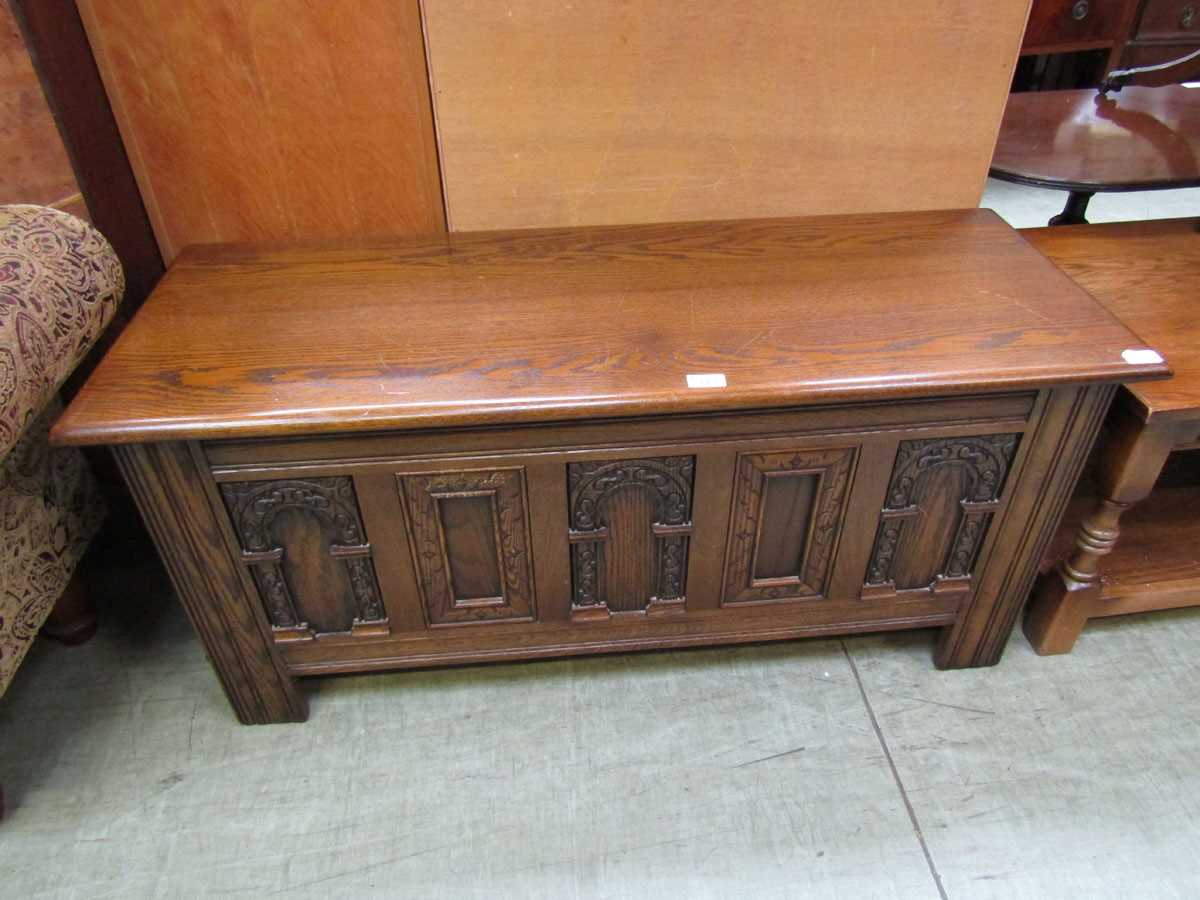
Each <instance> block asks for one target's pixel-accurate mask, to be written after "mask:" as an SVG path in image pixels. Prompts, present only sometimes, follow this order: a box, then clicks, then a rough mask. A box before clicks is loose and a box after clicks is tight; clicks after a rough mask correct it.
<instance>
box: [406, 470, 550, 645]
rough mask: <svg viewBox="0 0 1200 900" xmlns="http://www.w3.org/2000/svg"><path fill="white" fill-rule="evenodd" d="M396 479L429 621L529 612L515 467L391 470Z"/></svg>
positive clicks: (521, 498)
mask: <svg viewBox="0 0 1200 900" xmlns="http://www.w3.org/2000/svg"><path fill="white" fill-rule="evenodd" d="M396 481H397V484H398V487H399V490H400V496H401V500H402V504H401V505H402V506H403V508H404V520H405V524H406V526H407V528H408V539H409V546H410V548H411V551H412V558H413V565H414V567H415V569H416V572H417V580H418V582H419V585H420V590H421V600H422V603H423V605H424V608H425V617H426V620H427V621H428V623H429V624H430V625H463V624H469V623H486V622H496V621H501V622H511V621H518V620H529V619H532V618H533V617H534V616H535V615H536V609H535V604H534V591H533V564H532V561H531V559H530V556H529V546H530V540H529V522H528V517H527V513H526V510H527V509H528V503H527V502H526V499H525V475H524V470H523V469H520V468H514V469H485V470H479V471H453V472H432V473H429V472H425V473H420V474H412V475H406V474H399V475H397V476H396Z"/></svg>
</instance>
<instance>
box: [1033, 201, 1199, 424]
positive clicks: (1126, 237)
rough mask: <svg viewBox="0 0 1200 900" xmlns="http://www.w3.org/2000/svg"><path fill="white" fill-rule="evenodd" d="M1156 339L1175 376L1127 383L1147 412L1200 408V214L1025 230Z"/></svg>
mask: <svg viewBox="0 0 1200 900" xmlns="http://www.w3.org/2000/svg"><path fill="white" fill-rule="evenodd" d="M1023 234H1024V236H1025V237H1026V238H1027V239H1028V240H1029V241H1030V242H1031V243H1032V244H1033V245H1034V246H1035V247H1037V248H1038V249H1039V250H1041V251H1042V252H1043V253H1045V254H1046V255H1047V256H1049V257H1050V258H1051V259H1052V260H1054V262H1055V263H1056V264H1057V265H1058V266H1060V267H1061V268H1062V269H1063V270H1064V271H1065V272H1067V273H1068V274H1069V275H1070V276H1071V277H1072V278H1074V279H1075V280H1076V281H1077V282H1078V283H1079V284H1080V285H1082V286H1083V287H1084V288H1086V289H1087V290H1088V291H1089V292H1090V293H1091V294H1092V295H1093V296H1095V297H1096V299H1098V300H1099V301H1100V302H1101V303H1103V304H1104V305H1105V306H1106V307H1108V309H1109V310H1110V311H1112V312H1113V313H1115V314H1116V315H1118V316H1120V317H1121V321H1123V322H1124V323H1125V324H1126V325H1128V326H1129V328H1130V329H1131V330H1132V331H1134V332H1135V333H1136V334H1137V335H1138V336H1139V338H1140V339H1141V340H1143V341H1146V342H1147V343H1148V345H1149V346H1150V347H1153V348H1155V349H1156V350H1158V351H1159V352H1160V353H1162V354H1163V355H1164V356H1165V357H1166V358H1167V359H1169V360H1170V361H1171V367H1172V369H1174V372H1175V377H1174V378H1171V379H1170V380H1167V381H1158V382H1145V383H1141V384H1132V385H1129V386H1128V387H1129V391H1130V393H1132V394H1133V395H1134V397H1136V398H1137V400H1138V402H1139V403H1140V404H1141V406H1142V407H1143V409H1144V411H1145V412H1146V413H1147V414H1148V415H1161V414H1180V413H1187V414H1195V415H1200V312H1198V311H1197V303H1198V302H1200V219H1164V220H1159V221H1154V222H1116V223H1111V224H1105V225H1078V226H1072V227H1070V228H1035V229H1030V230H1028V231H1025V232H1023Z"/></svg>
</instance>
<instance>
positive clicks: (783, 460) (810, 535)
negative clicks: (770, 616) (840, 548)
mask: <svg viewBox="0 0 1200 900" xmlns="http://www.w3.org/2000/svg"><path fill="white" fill-rule="evenodd" d="M854 457H855V451H854V450H853V449H847V448H838V449H830V450H801V451H797V452H784V453H742V454H740V455H739V456H738V462H737V482H736V484H735V486H734V499H733V516H732V519H731V521H730V531H729V548H728V550H727V552H726V557H725V584H724V593H723V597H722V603H724V604H729V603H743V602H754V601H764V600H784V599H800V598H814V597H821V596H824V593H825V587H826V584H827V582H828V579H829V571H830V568H831V567H832V564H833V551H834V547H835V546H836V544H837V536H838V533H839V531H840V529H841V523H842V515H843V512H844V509H845V503H846V497H847V494H848V487H849V483H850V473H851V471H852V470H853V467H854Z"/></svg>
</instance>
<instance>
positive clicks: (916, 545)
mask: <svg viewBox="0 0 1200 900" xmlns="http://www.w3.org/2000/svg"><path fill="white" fill-rule="evenodd" d="M1019 440H1020V435H1018V434H992V435H980V436H974V437H953V438H928V439H924V440H917V441H901V443H900V447H899V450H898V451H897V454H896V464H895V467H894V468H893V470H892V477H891V480H890V482H889V484H888V497H887V504H886V506H885V507H884V508H883V510H882V512H881V514H880V522H879V529H878V531H877V532H876V536H875V547H874V550H873V551H872V553H871V559H870V562H869V564H868V567H867V577H866V579H865V580H866V587H867V588H868V589H870V590H879V589H886V590H912V589H918V588H933V587H935V586H937V585H938V584H946V583H960V584H963V585H965V584H966V582H967V580H968V579H969V578H970V576H971V574H972V572H973V570H974V566H975V560H976V558H977V557H978V556H979V550H980V548H981V547H982V546H983V542H984V539H985V538H986V537H987V532H988V528H989V526H990V525H991V521H992V515H993V513H994V512H995V511H996V509H997V508H998V507H999V505H1000V495H1001V493H1002V492H1003V490H1004V483H1005V480H1006V478H1007V476H1008V471H1009V468H1010V467H1011V465H1012V461H1013V457H1014V456H1015V454H1016V451H1017V443H1018V441H1019Z"/></svg>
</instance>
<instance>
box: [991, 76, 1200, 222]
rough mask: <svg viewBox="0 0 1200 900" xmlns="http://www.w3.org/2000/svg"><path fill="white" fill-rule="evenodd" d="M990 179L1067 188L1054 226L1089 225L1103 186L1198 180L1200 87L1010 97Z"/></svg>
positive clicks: (1152, 186)
mask: <svg viewBox="0 0 1200 900" xmlns="http://www.w3.org/2000/svg"><path fill="white" fill-rule="evenodd" d="M989 174H990V175H991V176H992V177H993V178H999V179H1001V180H1002V181H1011V182H1014V183H1016V184H1028V185H1033V186H1034V187H1043V188H1052V189H1054V190H1062V191H1069V192H1070V194H1069V196H1068V198H1067V203H1066V207H1065V208H1064V209H1063V211H1062V213H1060V214H1059V215H1057V216H1055V217H1054V218H1053V219H1051V220H1050V224H1051V225H1078V224H1086V222H1087V220H1086V218H1085V214H1086V212H1087V205H1088V201H1090V200H1091V198H1092V196H1093V195H1095V194H1096V193H1098V192H1101V191H1153V190H1163V189H1166V188H1181V187H1196V186H1198V185H1200V89H1198V88H1186V87H1183V86H1181V85H1169V86H1166V87H1158V88H1147V87H1127V88H1123V89H1122V90H1121V91H1120V92H1118V93H1115V94H1108V95H1100V94H1098V93H1097V92H1096V91H1091V90H1087V91H1034V92H1028V93H1022V94H1012V95H1010V96H1009V98H1008V105H1007V106H1006V107H1005V110H1004V119H1003V121H1002V122H1001V125H1000V135H999V137H998V139H997V141H996V152H995V153H994V154H993V156H992V167H991V171H990V173H989Z"/></svg>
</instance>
